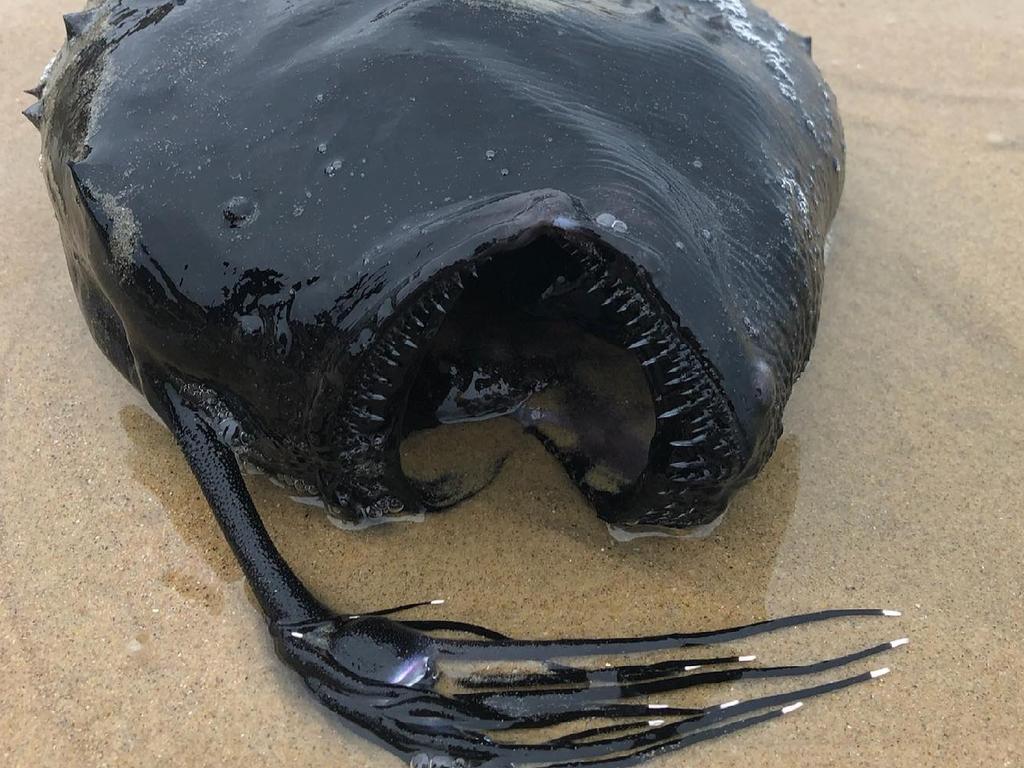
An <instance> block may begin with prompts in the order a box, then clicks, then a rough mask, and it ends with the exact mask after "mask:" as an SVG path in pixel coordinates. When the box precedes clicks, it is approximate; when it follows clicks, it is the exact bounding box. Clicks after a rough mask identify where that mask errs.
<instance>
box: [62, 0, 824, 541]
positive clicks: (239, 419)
mask: <svg viewBox="0 0 1024 768" xmlns="http://www.w3.org/2000/svg"><path fill="white" fill-rule="evenodd" d="M277 5H278V4H276V3H273V2H270V0H251V1H250V2H246V3H240V2H235V1H234V0H222V1H221V2H218V3H212V2H190V3H186V4H175V3H169V2H164V3H156V2H139V1H137V0H131V1H128V0H122V1H121V2H109V3H105V4H102V5H101V6H99V8H97V9H95V10H94V11H93V15H92V16H87V17H86V18H85V19H84V20H83V19H81V18H80V19H79V22H78V27H79V28H80V29H79V34H77V35H76V36H73V38H72V40H71V41H70V43H69V45H68V47H67V49H66V50H65V52H64V53H63V54H62V59H61V60H60V61H58V63H57V66H56V67H55V72H54V74H53V76H52V77H51V78H50V82H49V84H48V85H47V87H46V92H45V95H44V99H43V107H42V118H43V119H42V131H43V140H44V155H45V160H46V163H45V167H46V175H47V179H48V182H49V186H50V190H51V193H52V196H53V198H54V201H55V204H56V207H57V211H58V220H59V222H60V224H61V232H62V235H63V238H64V242H65V246H66V250H67V254H68V262H69V265H70V269H71V274H72V277H73V280H74V283H75V285H76V288H77V290H78V293H79V297H80V299H81V303H82V307H83V311H84V313H85V316H86V318H87V320H88V321H89V323H90V326H91V328H92V329H93V332H94V335H95V337H96V338H97V340H98V341H99V343H100V346H101V347H103V349H104V351H105V352H106V353H107V354H108V356H109V357H110V358H111V359H112V360H113V361H114V362H115V364H116V365H117V366H118V367H119V368H120V369H121V370H122V372H124V373H125V375H127V376H128V377H129V378H131V379H132V380H133V381H135V382H136V384H140V383H142V381H141V379H140V375H139V371H140V370H141V369H143V368H145V369H146V370H148V371H149V372H150V374H149V375H150V376H151V377H152V378H154V379H155V380H157V381H160V382H173V383H174V384H175V386H176V387H177V388H178V389H179V390H181V391H182V393H183V396H185V397H186V399H187V400H189V401H190V402H191V404H192V405H193V406H194V407H196V408H198V409H199V410H201V411H202V412H203V413H204V415H205V416H206V418H207V420H208V421H209V422H210V423H211V424H212V425H213V426H214V427H215V429H216V430H217V431H218V432H219V433H221V437H222V439H224V440H225V441H226V442H228V444H229V445H230V446H231V447H232V448H233V449H234V450H235V451H236V452H237V453H239V454H240V455H243V456H245V457H246V458H248V459H250V460H251V461H253V462H254V463H256V464H259V465H262V466H263V467H264V468H266V469H268V470H270V471H272V472H276V473H280V474H285V475H288V476H291V477H294V478H296V479H299V480H302V481H304V482H305V483H307V484H308V485H310V486H313V487H315V488H316V489H317V490H319V491H320V492H321V493H323V494H324V495H325V496H326V497H327V498H328V499H329V500H330V501H339V502H340V503H341V506H342V507H345V508H347V509H348V510H349V513H350V514H352V515H354V516H360V515H366V514H369V515H376V514H381V513H382V512H387V511H391V510H393V509H396V508H399V507H401V506H405V507H406V508H408V506H409V505H410V504H416V503H417V502H416V500H415V498H414V497H413V495H412V494H411V493H410V492H409V490H408V489H407V488H406V487H405V486H404V480H403V478H402V477H401V473H400V472H399V471H398V466H397V435H396V434H395V433H396V430H397V429H398V425H399V423H400V411H401V407H400V400H401V397H400V393H399V394H398V395H395V393H394V391H392V390H394V389H397V390H400V388H401V387H400V384H401V383H400V382H399V383H398V384H397V385H395V386H394V387H392V390H388V391H387V392H386V393H385V394H386V395H387V397H386V398H385V401H384V405H382V406H379V407H380V409H381V411H382V414H381V415H382V419H383V424H382V423H381V420H380V419H377V420H376V421H375V423H372V424H371V423H366V422H365V420H363V421H362V422H361V421H360V417H359V414H363V415H365V409H362V410H361V409H360V407H359V405H358V404H354V403H353V399H354V398H355V397H356V396H357V393H356V390H357V389H360V392H359V393H358V395H365V394H366V390H367V389H368V388H370V387H372V386H373V385H372V383H371V384H367V382H366V380H365V376H364V380H363V382H362V383H361V384H360V385H359V387H356V386H355V385H354V384H353V382H355V381H357V380H359V374H360V371H364V370H365V369H366V367H367V366H368V364H367V359H368V358H370V357H371V356H372V354H373V353H374V351H376V352H377V353H378V354H379V353H380V350H381V348H382V345H379V344H376V345H375V342H377V341H378V340H379V339H380V338H381V337H382V336H383V335H384V334H385V332H386V331H387V329H388V327H389V321H390V320H391V318H393V317H395V316H397V315H399V314H401V312H402V310H403V308H404V307H405V306H407V305H408V304H409V303H410V302H412V300H413V299H414V298H416V297H417V296H420V295H422V293H423V291H425V290H428V289H429V287H430V285H431V282H432V281H435V282H436V281H437V280H439V279H440V276H443V275H445V274H446V270H447V271H448V272H450V271H451V270H452V269H453V268H454V267H457V266H458V265H465V263H466V262H468V261H470V260H472V259H474V258H476V256H475V254H479V253H480V252H482V251H483V250H485V249H486V247H487V246H488V245H494V244H500V243H502V242H505V241H508V240H510V239H512V238H515V237H516V236H519V237H523V233H531V232H533V233H536V232H538V231H541V230H544V231H545V232H547V234H549V235H551V236H554V237H558V238H562V239H563V240H564V241H565V242H566V243H570V244H571V243H573V242H575V243H576V244H577V245H579V244H585V245H586V246H587V247H588V248H589V249H591V250H596V251H597V252H599V253H600V254H601V255H602V258H603V259H610V260H612V261H615V262H616V263H618V264H620V266H619V267H618V272H617V273H616V274H619V275H622V274H623V270H625V271H626V272H628V273H629V274H628V275H626V276H625V279H626V282H627V283H628V284H631V285H632V286H633V287H636V288H637V289H645V288H646V290H647V295H649V296H651V297H652V299H653V301H654V303H656V304H659V305H660V307H659V311H661V312H663V313H664V316H665V319H666V321H667V325H668V329H669V330H668V335H669V337H670V338H671V339H672V340H673V342H674V344H675V347H678V348H679V349H675V348H674V349H672V350H670V351H669V352H670V354H667V355H666V356H665V357H664V358H663V359H662V360H659V361H657V362H656V363H655V364H653V365H652V366H651V367H649V368H648V373H649V374H650V375H651V376H652V377H656V378H660V379H661V380H662V381H670V380H672V379H673V378H674V377H678V376H679V373H678V371H675V372H673V368H678V367H679V365H680V362H679V360H680V355H684V357H685V360H684V361H683V363H682V365H683V367H684V368H685V369H686V370H685V371H684V374H687V373H688V374H692V375H691V378H690V379H689V380H688V381H687V382H686V383H685V385H680V386H681V388H682V389H684V390H686V391H688V392H689V395H688V397H689V402H687V403H680V402H676V401H671V400H670V401H666V402H664V403H659V406H658V407H659V411H660V412H671V411H672V410H673V408H677V407H678V406H680V405H681V404H682V405H688V406H690V409H689V410H686V409H683V411H682V412H681V413H680V414H679V415H677V416H676V417H675V418H666V419H661V420H659V422H658V434H657V435H656V438H655V440H654V442H653V444H652V449H651V456H650V463H649V467H648V470H647V472H646V473H645V476H644V477H643V478H642V479H641V481H640V482H639V483H638V484H637V487H636V488H634V489H633V490H632V492H631V493H630V494H626V495H624V496H623V497H621V498H619V499H616V500H613V501H614V502H615V503H603V504H599V511H600V512H601V514H602V515H603V516H604V517H606V518H607V519H609V520H612V521H615V522H619V523H637V522H641V523H657V524H663V525H672V526H686V525H693V524H697V523H703V522H708V521H709V520H711V519H713V518H714V517H716V516H717V515H718V514H719V513H720V512H721V511H722V510H723V509H724V507H725V503H726V502H727V500H728V498H729V496H730V495H731V494H732V493H733V492H734V491H735V489H736V488H737V487H738V486H739V485H741V484H742V483H743V482H744V481H746V480H747V479H749V478H750V477H752V476H753V474H755V473H756V471H757V470H758V469H759V468H760V467H761V466H762V465H763V464H764V462H765V461H766V460H767V458H768V457H769V456H770V454H771V452H772V450H773V448H774V446H775V443H776V440H777V438H778V435H779V433H780V430H781V417H782V410H783V407H784V405H785V402H786V400H787V398H788V396H789V393H790V389H791V386H792V384H793V382H794V380H795V378H796V376H797V375H798V374H799V373H800V371H801V370H802V369H803V367H804V365H805V362H806V360H807V358H808V355H809V353H810V349H811V344H812V341H813V336H814V330H815V326H816V323H817V317H818V306H819V299H820V294H821V283H822V266H823V258H822V254H823V246H824V238H825V234H826V232H827V228H828V225H829V223H830V222H831V219H832V216H833V214H834V212H835V209H836V206H837V203H838V200H839V194H840V189H841V185H842V171H841V168H842V152H843V149H842V138H841V130H840V127H839V124H838V119H837V117H836V115H835V112H834V101H833V97H832V95H831V93H830V91H829V90H828V88H827V86H826V85H825V84H824V83H823V82H822V79H821V77H820V74H819V73H818V71H817V69H816V68H815V66H814V64H813V63H812V62H811V59H810V57H809V55H808V48H809V44H808V41H806V40H805V39H803V38H800V37H797V36H795V35H793V34H792V33H790V32H788V31H787V30H785V29H784V28H782V27H781V26H779V25H778V24H777V23H776V22H775V21H773V20H771V19H770V18H769V17H768V16H766V15H765V14H764V13H762V12H760V11H758V10H755V9H753V8H750V9H749V10H748V9H745V8H743V7H742V6H739V5H738V4H737V3H735V2H727V1H726V0H706V1H704V2H701V1H699V0H693V1H691V2H686V3H682V4H673V5H672V7H671V9H669V8H668V7H665V8H661V9H660V10H659V9H658V8H655V7H654V6H644V5H643V4H641V3H626V4H622V5H620V4H618V3H614V2H608V3H602V2H593V3H557V2H556V3H531V2H527V1H526V0H523V1H522V2H511V3H496V2H483V3H463V2H451V1H449V0H445V1H434V0H429V1H428V0H422V1H421V2H415V3H394V2H362V3H354V4H340V3H334V2H328V1H327V0H323V1H316V2H304V3H292V4H288V7H286V8H278V7H277ZM780 62H781V63H780ZM320 145H326V152H325V153H321V152H320V151H318V148H319V147H320ZM488 150H494V151H495V152H496V156H495V158H494V160H493V161H488V159H487V157H486V153H487V151H488ZM334 161H340V164H336V168H335V170H334V172H333V175H331V171H330V169H329V167H330V166H331V163H333V162H334ZM502 168H505V169H507V175H503V172H502V171H501V169H502ZM236 198H244V199H245V200H246V201H248V202H247V203H244V204H242V205H240V206H239V205H238V204H237V203H236V204H232V203H231V202H230V201H232V200H233V199H236ZM252 204H254V205H255V206H256V209H257V212H256V214H255V216H251V217H249V218H248V219H246V218H238V217H239V216H244V214H245V213H246V212H247V211H246V210H245V209H246V205H252ZM119 210H120V212H121V227H122V228H121V244H120V245H119V246H118V245H117V244H116V243H115V245H114V246H112V245H111V238H112V237H113V238H114V239H115V240H116V238H117V236H118V234H117V233H118V229H117V226H115V223H114V221H112V219H114V218H117V217H116V216H112V214H115V213H116V212H117V211H119ZM603 212H611V213H612V214H613V215H614V216H615V217H617V218H618V219H621V220H622V221H623V222H625V223H626V224H627V226H628V231H627V232H618V231H616V230H613V229H611V228H607V227H601V226H599V225H598V224H597V223H596V221H595V219H596V217H597V216H598V215H599V214H601V213H603ZM567 221H568V222H570V223H568V224H566V223H565V222H567ZM232 225H235V226H232ZM112 251H115V252H117V251H119V253H114V254H112ZM410 297H411V298H410ZM403 302H404V303H403ZM396 307H397V310H396ZM615 308H616V306H615V305H613V306H612V309H615ZM626 341H628V339H626ZM650 350H651V348H650V347H648V348H643V349H639V350H638V351H637V354H638V356H639V357H640V358H641V359H648V358H649V357H650ZM680 350H681V351H680ZM404 351H406V352H407V351H408V350H404ZM684 353H685V354H684ZM410 354H414V353H410ZM413 364H414V362H413V361H409V360H407V359H403V363H402V366H403V368H404V367H406V366H410V367H411V366H412V365H413ZM186 385H190V386H186ZM694 401H695V402H694ZM378 402H380V401H378ZM371 405H372V403H371ZM353 412H355V413H356V414H357V415H353ZM695 421H696V422H701V423H703V424H705V425H711V426H710V427H707V428H706V429H705V433H706V434H705V438H707V439H704V440H702V447H700V448H692V449H689V450H685V449H672V448H671V447H670V445H669V444H670V443H671V442H672V441H673V440H675V441H677V442H678V441H680V440H683V441H685V439H686V438H687V433H686V430H687V429H690V426H691V423H692V422H695ZM689 436H690V437H693V435H692V434H691V435H689ZM672 464H677V465H680V464H681V465H682V466H683V467H684V469H673V468H672V467H671V465H672ZM687 467H690V468H691V469H690V470H689V471H687V469H686V468H687ZM670 479H674V482H671V481H670ZM666 488H667V489H671V490H672V491H673V493H676V492H678V491H680V489H682V490H684V491H685V492H686V493H688V494H689V495H688V496H686V497H685V498H684V499H682V500H681V501H680V499H678V498H676V497H675V496H673V499H672V503H671V504H668V505H661V504H659V498H660V497H664V496H665V494H664V493H662V494H660V495H659V493H658V492H659V491H661V490H664V489H666ZM605 501H606V502H607V500H605Z"/></svg>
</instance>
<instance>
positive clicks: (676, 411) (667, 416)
mask: <svg viewBox="0 0 1024 768" xmlns="http://www.w3.org/2000/svg"><path fill="white" fill-rule="evenodd" d="M682 412H683V406H681V405H680V406H678V407H676V408H672V409H670V410H667V411H665V412H664V413H662V414H659V415H658V418H659V419H671V418H672V417H673V416H678V415H679V414H680V413H682Z"/></svg>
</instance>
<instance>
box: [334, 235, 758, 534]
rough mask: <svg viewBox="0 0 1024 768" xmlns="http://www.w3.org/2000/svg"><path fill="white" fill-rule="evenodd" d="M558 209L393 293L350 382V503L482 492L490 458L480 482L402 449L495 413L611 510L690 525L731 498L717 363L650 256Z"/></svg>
mask: <svg viewBox="0 0 1024 768" xmlns="http://www.w3.org/2000/svg"><path fill="white" fill-rule="evenodd" d="M566 221H567V219H565V218H564V217H562V218H559V217H551V216H548V217H544V218H543V219H542V220H541V221H539V222H536V223H534V224H532V225H531V226H529V227H527V228H525V229H523V230H521V231H519V232H518V233H516V234H514V235H510V236H507V237H504V238H501V239H497V240H494V241H491V242H490V243H489V244H488V245H486V246H482V247H479V248H477V249H476V252H475V253H473V254H472V256H471V257H470V258H468V259H463V260H461V261H456V262H454V263H451V264H449V265H447V266H445V267H443V268H441V269H438V270H436V271H435V272H433V273H432V274H431V275H430V276H429V278H426V279H423V280H421V282H420V283H419V285H418V286H417V287H416V288H415V290H412V291H410V292H409V293H408V295H407V296H406V297H405V298H404V300H403V301H401V302H400V303H397V305H396V308H395V311H394V312H393V313H392V314H391V316H390V317H389V318H388V320H387V321H386V322H385V323H384V324H382V326H381V329H380V331H379V332H378V333H377V334H376V336H375V338H374V339H373V341H372V342H371V343H370V344H369V345H368V347H367V348H366V349H365V351H364V352H363V354H362V363H361V365H360V366H359V368H358V369H357V372H356V374H355V376H354V377H353V378H352V380H351V383H350V385H349V387H348V390H347V397H346V398H345V405H344V408H343V416H342V419H341V427H340V434H341V435H342V450H341V453H342V456H343V462H342V463H343V465H344V471H343V472H340V473H339V474H338V475H337V476H336V477H335V478H334V482H332V483H330V484H329V487H328V488H327V489H325V490H326V491H327V493H328V494H329V496H328V498H330V499H331V500H332V502H334V503H336V504H337V505H338V506H340V508H341V514H342V516H344V517H347V518H349V519H350V520H353V521H362V522H365V521H368V520H369V521H372V520H380V519H384V518H387V517H389V516H393V515H398V514H403V513H404V514H408V513H410V512H416V511H419V510H422V509H424V508H428V509H429V508H439V507H445V506H450V505H451V504H453V503H456V502H458V501H460V500H461V499H463V498H466V497H467V496H469V495H471V494H472V493H474V492H476V491H477V490H480V488H482V487H483V486H484V485H486V482H487V481H488V480H489V479H490V477H492V476H493V474H494V473H496V471H497V469H498V467H500V463H501V457H500V456H498V457H497V458H496V459H495V461H494V462H493V465H492V467H491V469H492V470H493V471H492V472H491V473H490V474H487V473H486V472H485V474H487V477H486V478H484V480H483V482H480V481H479V479H478V478H477V479H473V478H469V477H466V476H464V475H465V474H466V472H465V471H464V469H465V468H464V467H460V466H459V462H458V460H457V459H456V458H455V457H454V456H453V457H447V456H445V455H444V453H443V452H442V453H440V454H438V453H437V452H436V451H433V450H429V449H428V452H430V453H431V454H432V455H431V457H430V459H431V462H430V463H431V464H432V465H433V466H432V469H431V471H429V472H423V471H420V468H418V467H416V466H410V463H412V464H413V465H414V464H415V461H413V462H410V461H409V457H408V455H407V454H408V452H407V451H406V452H403V450H402V447H403V444H404V442H405V441H408V440H413V439H417V438H419V437H420V436H422V435H424V434H426V433H429V432H430V431H431V430H437V429H445V428H450V427H452V426H456V427H457V426H459V425H463V424H465V423H467V422H476V421H483V420H489V419H496V418H503V419H510V420H512V421H513V422H516V423H518V424H519V426H520V427H521V428H522V429H524V430H526V431H527V432H528V433H529V434H531V435H533V436H535V437H536V438H538V439H539V440H541V442H542V443H543V444H544V446H545V447H546V448H547V449H548V451H549V452H550V453H551V454H553V455H554V456H555V457H556V458H557V459H558V460H559V461H560V462H561V464H562V466H563V467H564V468H565V470H566V471H567V473H568V474H569V475H570V477H571V478H572V479H573V481H574V482H575V483H576V485H577V487H578V488H579V489H580V491H581V492H582V493H583V494H584V495H585V496H586V497H587V498H588V499H589V500H590V501H591V502H592V503H593V505H594V507H595V509H596V511H597V512H598V515H599V516H600V517H601V518H602V519H604V520H606V521H608V522H609V523H612V524H615V525H618V526H643V527H648V526H657V527H670V528H686V527H691V526H698V525H705V524H707V523H709V522H711V521H712V520H714V519H715V518H717V517H718V516H719V515H720V514H721V513H722V512H723V511H724V509H725V505H726V502H727V500H728V497H729V495H730V494H731V491H732V489H733V487H734V486H735V484H737V482H738V477H739V475H741V474H742V469H743V462H742V460H741V459H742V449H741V445H742V441H741V439H740V433H739V428H738V426H737V422H736V417H735V414H734V413H733V411H732V408H731V406H730V404H729V401H728V398H727V397H726V396H725V394H724V393H723V391H722V386H721V382H720V378H719V375H718V373H717V371H716V370H715V368H714V367H713V365H712V364H711V363H710V362H709V361H708V359H707V358H706V356H705V355H704V354H703V352H702V350H701V348H700V346H699V344H698V343H697V341H696V340H695V339H694V337H693V336H692V334H690V333H689V332H688V331H687V329H686V328H685V326H683V325H682V323H681V321H680V319H679V315H678V314H677V312H676V311H675V309H674V308H673V307H672V306H671V304H670V303H669V302H668V301H666V298H665V297H664V296H662V295H661V294H660V293H659V291H658V290H657V289H656V288H655V286H654V284H653V282H652V280H651V278H650V275H649V274H648V273H647V271H646V270H644V269H643V268H642V267H640V266H638V265H637V264H636V263H635V262H634V261H633V260H632V259H630V258H629V257H628V256H627V255H626V254H625V253H624V252H623V251H622V250H620V249H619V248H616V247H614V246H613V245H611V244H610V243H609V242H607V241H606V240H605V239H604V238H603V237H602V236H601V235H600V234H599V231H598V228H597V227H595V228H589V227H587V226H584V225H579V224H577V223H576V222H575V221H573V222H571V223H570V225H568V226H567V225H566V224H565V222H566ZM456 442H457V441H456ZM403 455H404V459H403Z"/></svg>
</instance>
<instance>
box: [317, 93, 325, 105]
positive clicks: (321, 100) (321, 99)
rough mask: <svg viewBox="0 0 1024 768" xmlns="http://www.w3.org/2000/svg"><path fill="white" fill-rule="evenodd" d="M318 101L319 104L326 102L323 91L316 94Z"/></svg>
mask: <svg viewBox="0 0 1024 768" xmlns="http://www.w3.org/2000/svg"><path fill="white" fill-rule="evenodd" d="M316 103H317V104H323V103H324V95H323V94H322V93H318V94H317V95H316Z"/></svg>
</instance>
